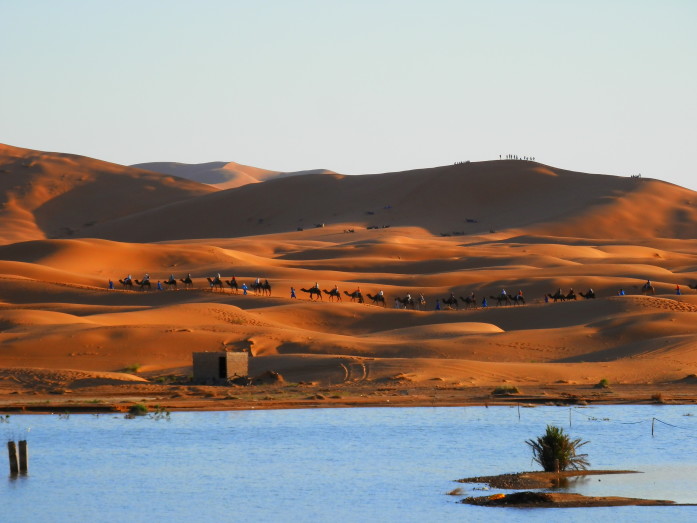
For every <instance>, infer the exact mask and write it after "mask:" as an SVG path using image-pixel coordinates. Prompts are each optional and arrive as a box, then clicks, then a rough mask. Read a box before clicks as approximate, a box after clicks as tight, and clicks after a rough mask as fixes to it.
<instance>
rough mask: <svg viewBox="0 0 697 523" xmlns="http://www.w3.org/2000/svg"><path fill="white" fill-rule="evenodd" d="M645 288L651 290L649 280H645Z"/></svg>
mask: <svg viewBox="0 0 697 523" xmlns="http://www.w3.org/2000/svg"><path fill="white" fill-rule="evenodd" d="M645 287H646V288H647V289H650V288H651V280H646V285H645Z"/></svg>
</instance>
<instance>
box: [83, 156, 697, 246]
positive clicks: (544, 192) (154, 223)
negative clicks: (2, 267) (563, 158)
mask: <svg viewBox="0 0 697 523" xmlns="http://www.w3.org/2000/svg"><path fill="white" fill-rule="evenodd" d="M549 172H553V173H554V175H553V176H552V175H550V174H548V173H549ZM695 202H697V199H696V198H695V193H694V192H693V191H690V190H688V189H684V188H681V187H677V186H674V185H671V184H667V183H665V182H660V181H655V180H642V181H637V180H636V179H628V178H622V177H617V176H604V175H593V174H585V173H576V172H571V171H563V170H561V169H554V168H551V167H546V166H541V165H539V164H536V163H533V162H521V161H510V162H509V161H498V162H481V163H473V164H463V165H455V166H447V167H437V168H434V169H421V170H416V171H407V172H400V173H387V174H379V175H370V176H342V175H302V176H294V177H291V178H283V179H275V180H270V181H268V182H265V183H264V184H251V185H246V186H244V187H240V188H238V189H233V190H228V191H220V192H217V193H215V194H209V195H205V196H203V197H200V198H196V199H192V200H187V201H182V202H179V203H176V204H173V205H169V206H167V207H166V208H157V209H151V210H149V211H146V212H143V213H141V214H139V215H137V216H131V217H125V218H123V219H119V220H113V221H112V222H110V223H100V224H98V225H97V226H95V227H94V228H93V229H91V232H94V233H95V235H98V236H100V237H104V238H109V239H114V240H118V241H127V240H131V241H157V240H162V239H166V240H177V239H182V238H196V239H201V238H210V237H221V238H222V237H235V236H256V235H260V234H270V233H279V232H290V231H295V230H296V229H297V228H304V229H310V228H313V227H315V226H317V225H318V224H325V226H334V227H336V229H337V230H343V229H345V228H361V229H363V228H365V227H368V226H371V227H379V228H382V227H383V226H391V227H395V226H400V227H404V226H407V227H420V228H423V229H426V230H428V231H429V232H430V233H432V234H436V235H441V234H446V235H471V234H490V231H498V232H499V233H500V234H501V235H505V236H504V237H506V236H507V237H510V236H511V235H519V234H530V233H532V234H535V235H552V236H555V237H558V236H579V237H583V238H599V239H602V238H607V239H632V240H636V239H640V238H641V239H646V238H654V237H665V238H683V239H687V238H691V237H692V236H693V231H694V230H695V226H696V225H697V206H696V205H695ZM645 206H648V207H649V208H650V210H647V211H646V212H644V211H641V212H639V209H643V208H644V207H645ZM646 213H649V214H648V215H647V214H646ZM143 222H145V223H146V224H147V225H145V226H141V227H136V224H138V223H141V224H142V223H143ZM648 223H650V224H651V226H650V227H649V226H647V224H648ZM380 230H382V229H380ZM375 234H376V233H375Z"/></svg>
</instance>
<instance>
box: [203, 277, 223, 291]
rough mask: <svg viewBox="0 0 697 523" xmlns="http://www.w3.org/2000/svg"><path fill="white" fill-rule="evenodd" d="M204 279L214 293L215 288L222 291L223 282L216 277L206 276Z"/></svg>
mask: <svg viewBox="0 0 697 523" xmlns="http://www.w3.org/2000/svg"><path fill="white" fill-rule="evenodd" d="M206 279H207V280H208V285H210V286H211V290H212V291H214V290H215V288H216V287H217V288H218V289H220V290H221V291H222V290H223V281H222V280H221V279H220V278H218V277H217V276H216V277H215V278H211V277H210V276H206Z"/></svg>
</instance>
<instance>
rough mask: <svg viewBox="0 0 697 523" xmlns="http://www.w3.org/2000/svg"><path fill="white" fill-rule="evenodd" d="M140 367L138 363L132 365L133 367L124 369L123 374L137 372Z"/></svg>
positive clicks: (129, 366)
mask: <svg viewBox="0 0 697 523" xmlns="http://www.w3.org/2000/svg"><path fill="white" fill-rule="evenodd" d="M141 367H142V365H141V364H140V363H134V364H133V365H128V366H127V367H124V369H123V371H124V372H138V371H139V370H140V368H141Z"/></svg>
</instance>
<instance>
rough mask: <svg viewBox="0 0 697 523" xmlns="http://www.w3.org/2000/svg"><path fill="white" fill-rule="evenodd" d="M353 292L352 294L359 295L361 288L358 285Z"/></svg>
mask: <svg viewBox="0 0 697 523" xmlns="http://www.w3.org/2000/svg"><path fill="white" fill-rule="evenodd" d="M353 292H354V294H360V293H361V287H360V285H359V286H357V287H356V290H355V291H353Z"/></svg>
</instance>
